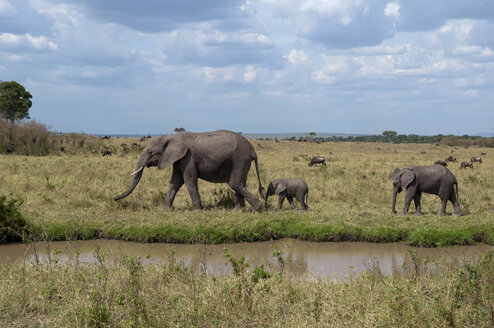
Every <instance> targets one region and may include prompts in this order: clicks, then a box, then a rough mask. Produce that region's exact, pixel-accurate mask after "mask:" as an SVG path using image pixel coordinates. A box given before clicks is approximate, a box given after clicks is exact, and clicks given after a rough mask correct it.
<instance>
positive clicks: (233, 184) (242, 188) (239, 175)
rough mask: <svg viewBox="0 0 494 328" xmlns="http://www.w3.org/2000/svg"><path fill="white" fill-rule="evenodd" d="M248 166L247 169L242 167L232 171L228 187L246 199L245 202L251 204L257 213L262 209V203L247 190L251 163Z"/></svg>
mask: <svg viewBox="0 0 494 328" xmlns="http://www.w3.org/2000/svg"><path fill="white" fill-rule="evenodd" d="M248 164H249V166H248V167H247V169H243V168H242V167H240V168H237V169H236V170H233V171H232V173H231V178H230V181H229V182H228V185H229V186H230V188H232V189H233V190H234V191H235V193H237V194H240V195H241V196H242V197H244V198H245V200H247V202H249V204H250V206H252V211H253V212H256V211H257V210H259V209H260V208H261V207H262V202H261V201H260V200H259V199H258V198H257V197H256V196H254V195H252V194H251V193H250V192H249V191H248V190H247V187H246V181H247V173H248V172H249V170H248V168H250V162H249V163H248Z"/></svg>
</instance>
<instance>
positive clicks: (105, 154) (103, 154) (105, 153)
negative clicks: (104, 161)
mask: <svg viewBox="0 0 494 328" xmlns="http://www.w3.org/2000/svg"><path fill="white" fill-rule="evenodd" d="M101 156H111V150H109V149H105V150H103V151H102V152H101Z"/></svg>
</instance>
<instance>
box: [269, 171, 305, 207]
mask: <svg viewBox="0 0 494 328" xmlns="http://www.w3.org/2000/svg"><path fill="white" fill-rule="evenodd" d="M274 194H276V195H278V209H279V210H280V209H281V206H282V205H283V202H284V201H285V197H286V198H287V199H288V202H289V203H290V205H291V207H292V209H293V208H295V204H294V203H293V197H295V198H297V200H298V201H299V203H300V209H301V210H303V211H305V210H306V209H307V203H306V202H307V201H308V198H309V187H308V186H307V182H305V180H304V179H302V178H294V179H276V180H273V181H271V182H270V183H269V186H268V190H267V192H266V197H265V202H266V206H267V205H268V197H269V196H271V195H274Z"/></svg>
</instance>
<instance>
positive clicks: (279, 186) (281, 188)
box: [274, 181, 287, 195]
mask: <svg viewBox="0 0 494 328" xmlns="http://www.w3.org/2000/svg"><path fill="white" fill-rule="evenodd" d="M286 188H287V185H286V183H285V182H281V181H280V182H278V183H277V184H276V188H275V189H274V193H275V194H276V195H279V194H281V193H282V192H284V191H285V190H286Z"/></svg>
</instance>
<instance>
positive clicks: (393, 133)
mask: <svg viewBox="0 0 494 328" xmlns="http://www.w3.org/2000/svg"><path fill="white" fill-rule="evenodd" d="M396 134H397V133H396V131H392V130H386V131H383V136H385V137H386V138H389V137H394V136H395V135H396Z"/></svg>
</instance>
